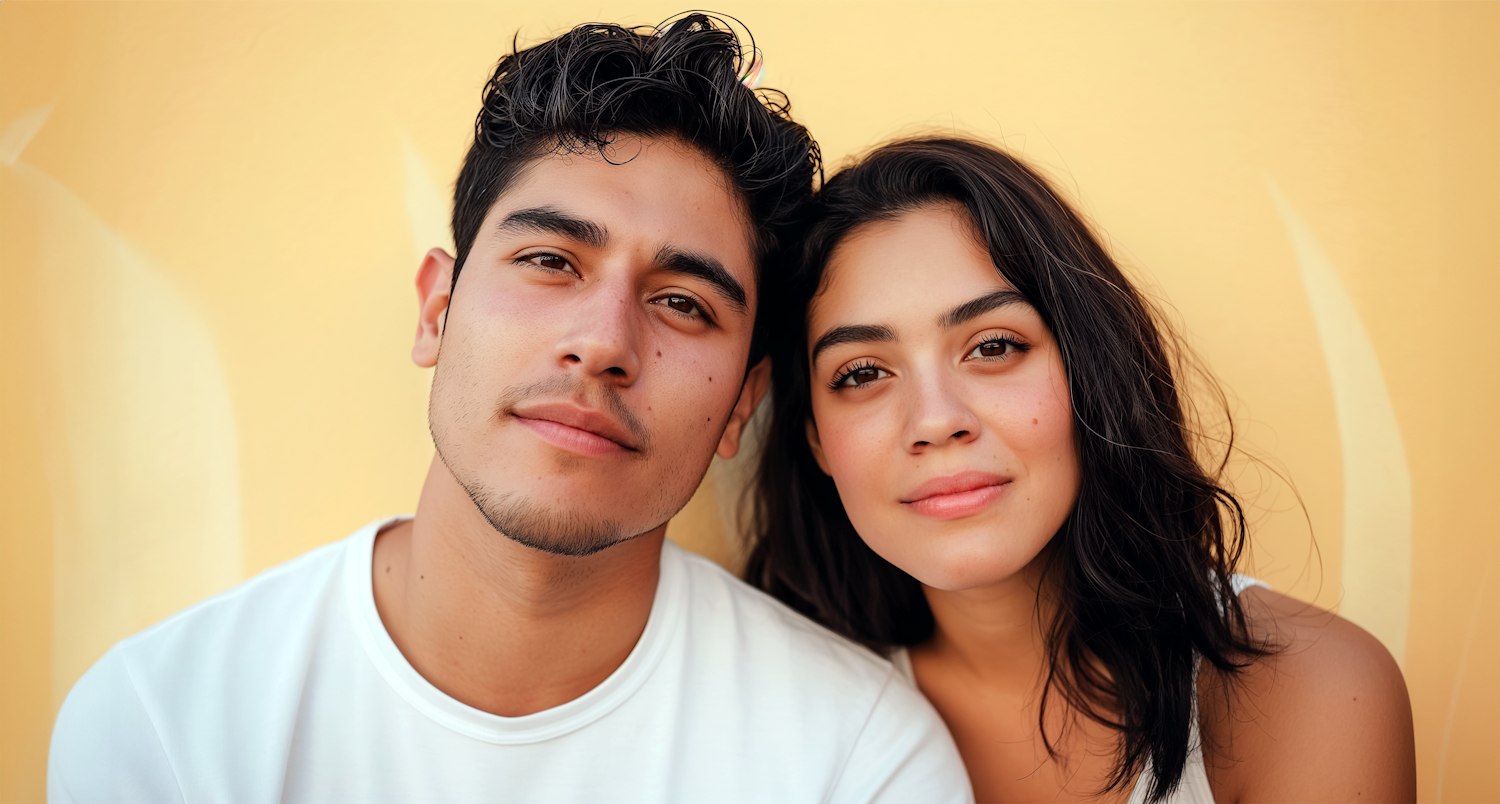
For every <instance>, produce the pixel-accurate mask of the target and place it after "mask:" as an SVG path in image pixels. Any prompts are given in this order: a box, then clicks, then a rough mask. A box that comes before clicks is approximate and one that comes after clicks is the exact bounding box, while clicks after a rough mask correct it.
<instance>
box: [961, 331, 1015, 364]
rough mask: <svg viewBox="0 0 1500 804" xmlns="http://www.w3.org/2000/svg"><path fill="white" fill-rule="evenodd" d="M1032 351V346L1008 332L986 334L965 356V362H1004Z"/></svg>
mask: <svg viewBox="0 0 1500 804" xmlns="http://www.w3.org/2000/svg"><path fill="white" fill-rule="evenodd" d="M1029 351H1031V344H1029V343H1027V342H1026V341H1024V340H1021V339H1020V338H1019V337H1017V336H1015V335H1012V334H1010V333H1008V332H996V333H991V334H986V335H985V336H984V338H983V339H982V340H980V341H979V343H977V344H975V345H974V347H973V348H972V349H970V350H969V351H968V353H967V354H965V355H964V360H982V361H985V362H1002V361H1006V360H1012V359H1014V358H1016V357H1018V356H1020V355H1023V354H1026V353H1027V352H1029Z"/></svg>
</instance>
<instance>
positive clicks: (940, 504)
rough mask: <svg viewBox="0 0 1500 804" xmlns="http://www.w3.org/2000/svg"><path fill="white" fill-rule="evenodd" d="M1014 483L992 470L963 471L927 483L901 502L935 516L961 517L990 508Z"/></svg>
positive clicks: (929, 515) (909, 507)
mask: <svg viewBox="0 0 1500 804" xmlns="http://www.w3.org/2000/svg"><path fill="white" fill-rule="evenodd" d="M1010 485H1011V480H1010V479H1009V478H1006V477H1002V476H1000V475H997V474H993V473H991V472H979V471H968V472H960V473H958V474H956V475H948V476H946V477H937V478H933V479H932V480H929V481H927V482H926V483H923V484H922V485H920V486H918V487H917V489H916V490H915V491H913V492H912V493H911V494H909V495H907V496H906V497H904V498H903V499H902V500H901V505H902V506H903V507H905V508H907V509H908V510H910V511H913V512H915V513H917V514H921V515H922V516H926V517H931V518H933V519H960V518H962V517H966V516H972V515H974V514H977V513H979V512H981V511H983V510H984V509H986V508H988V507H989V506H990V504H991V503H993V502H995V501H996V500H999V499H1000V497H1001V496H1002V495H1003V494H1004V493H1005V491H1006V490H1007V489H1009V488H1010Z"/></svg>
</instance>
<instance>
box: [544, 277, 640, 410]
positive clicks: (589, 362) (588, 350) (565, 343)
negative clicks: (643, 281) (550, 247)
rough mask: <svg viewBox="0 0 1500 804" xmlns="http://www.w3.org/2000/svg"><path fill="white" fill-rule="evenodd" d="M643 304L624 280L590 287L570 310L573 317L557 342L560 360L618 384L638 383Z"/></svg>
mask: <svg viewBox="0 0 1500 804" xmlns="http://www.w3.org/2000/svg"><path fill="white" fill-rule="evenodd" d="M639 307H640V305H639V303H638V302H637V300H636V298H635V293H634V290H633V289H632V288H630V287H629V286H628V285H626V284H625V283H623V282H611V283H602V284H599V285H596V286H595V287H593V288H590V289H589V290H588V291H586V292H585V293H584V295H583V296H582V297H581V298H580V299H579V304H578V305H577V306H575V307H574V308H573V309H572V310H571V311H570V313H569V314H570V315H571V316H572V320H571V321H570V322H568V327H567V329H566V330H565V331H564V333H563V336H562V337H561V338H559V339H558V341H557V345H556V353H557V359H558V361H559V362H560V363H562V364H563V366H564V367H565V368H576V369H578V370H580V371H582V372H583V373H584V374H585V375H586V376H589V377H598V378H600V379H607V380H609V381H611V382H613V383H615V384H618V385H629V384H631V383H633V382H635V380H636V378H637V377H638V376H639V375H640V369H641V360H640V354H639V351H638V349H637V346H638V339H639V334H640V333H639V328H640V324H641V318H642V312H641V310H640V309H639Z"/></svg>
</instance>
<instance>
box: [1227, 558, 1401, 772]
mask: <svg viewBox="0 0 1500 804" xmlns="http://www.w3.org/2000/svg"><path fill="white" fill-rule="evenodd" d="M1240 602H1241V604H1242V606H1243V607H1244V610H1245V615H1246V617H1247V619H1248V621H1249V625H1250V629H1251V632H1252V634H1254V635H1256V636H1258V637H1261V638H1264V639H1267V640H1268V641H1269V642H1270V644H1271V645H1272V646H1273V652H1272V653H1270V654H1269V655H1267V656H1265V657H1262V658H1260V659H1258V660H1256V661H1255V662H1254V663H1252V664H1251V665H1250V666H1249V667H1247V668H1245V670H1244V671H1243V672H1242V673H1240V674H1239V676H1238V678H1237V679H1235V680H1234V681H1233V682H1230V681H1228V680H1227V679H1225V678H1224V677H1222V676H1220V675H1219V674H1218V673H1217V672H1214V671H1212V670H1208V671H1205V674H1204V677H1203V679H1202V692H1201V694H1200V703H1201V705H1202V715H1201V719H1202V726H1203V732H1204V737H1205V744H1206V746H1207V747H1208V754H1209V756H1208V757H1206V758H1207V759H1208V760H1209V761H1208V772H1209V778H1210V780H1211V781H1212V782H1213V787H1214V792H1215V797H1216V798H1218V799H1219V800H1220V801H1226V800H1227V801H1257V800H1264V801H1272V800H1281V801H1314V800H1318V801H1323V800H1329V801H1332V800H1355V799H1358V800H1360V801H1411V800H1413V799H1414V798H1415V796H1416V767H1415V761H1416V759H1415V746H1414V743H1413V737H1412V721H1411V704H1410V701H1409V700H1408V698H1407V693H1406V682H1405V680H1404V679H1403V678H1402V676H1401V669H1400V667H1399V666H1397V664H1396V661H1395V659H1393V658H1392V657H1391V654H1390V651H1388V650H1386V648H1385V646H1384V645H1382V644H1380V642H1379V640H1377V639H1375V637H1373V636H1371V635H1370V634H1369V633H1368V632H1366V631H1365V630H1364V629H1362V628H1360V627H1359V626H1357V625H1355V624H1354V623H1351V622H1349V621H1348V620H1345V619H1344V618H1342V617H1339V616H1337V615H1335V614H1333V613H1332V612H1328V611H1325V610H1323V609H1320V608H1317V607H1316V606H1312V605H1310V604H1308V603H1304V602H1302V601H1300V600H1297V599H1295V598H1292V597H1289V596H1287V595H1283V594H1278V593H1276V592H1272V591H1270V590H1266V589H1259V588H1256V589H1250V590H1247V591H1246V592H1245V593H1244V594H1242V595H1241V596H1240Z"/></svg>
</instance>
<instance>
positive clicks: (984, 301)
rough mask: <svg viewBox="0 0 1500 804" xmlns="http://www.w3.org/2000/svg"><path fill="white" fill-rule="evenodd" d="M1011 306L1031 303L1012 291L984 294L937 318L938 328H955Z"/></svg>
mask: <svg viewBox="0 0 1500 804" xmlns="http://www.w3.org/2000/svg"><path fill="white" fill-rule="evenodd" d="M1012 304H1024V305H1026V306H1027V307H1030V306H1031V302H1029V301H1027V300H1026V297H1025V296H1022V295H1021V294H1020V293H1017V292H1016V291H1014V290H997V291H995V292H993V293H986V294H985V295H983V296H980V297H979V298H977V299H974V300H972V301H966V302H964V303H963V304H960V305H959V306H957V307H955V308H953V309H952V310H949V311H948V312H946V313H943V314H942V315H940V316H938V326H940V327H942V328H944V329H948V328H949V327H956V326H958V325H959V324H965V323H968V322H969V321H972V320H973V319H975V318H978V317H979V316H982V315H984V314H985V313H988V312H989V311H991V310H996V309H999V308H1001V307H1007V306H1009V305H1012Z"/></svg>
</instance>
